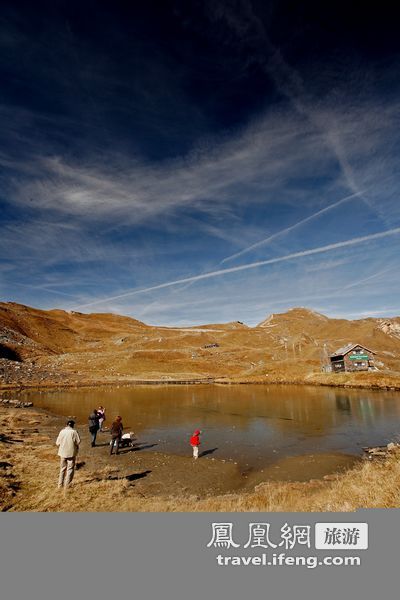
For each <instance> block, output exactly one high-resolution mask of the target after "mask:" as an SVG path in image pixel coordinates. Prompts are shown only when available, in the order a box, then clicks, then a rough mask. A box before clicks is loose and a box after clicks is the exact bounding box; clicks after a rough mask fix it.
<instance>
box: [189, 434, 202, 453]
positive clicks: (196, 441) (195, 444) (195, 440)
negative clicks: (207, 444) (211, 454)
mask: <svg viewBox="0 0 400 600" xmlns="http://www.w3.org/2000/svg"><path fill="white" fill-rule="evenodd" d="M200 434H201V431H200V429H196V430H195V431H194V432H193V435H192V437H191V438H190V445H191V446H192V448H193V458H194V459H195V460H197V459H198V458H199V446H200Z"/></svg>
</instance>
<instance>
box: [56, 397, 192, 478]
mask: <svg viewBox="0 0 400 600" xmlns="http://www.w3.org/2000/svg"><path fill="white" fill-rule="evenodd" d="M105 420H106V410H105V408H104V407H103V406H100V407H99V408H96V409H94V410H93V412H92V413H91V414H90V415H89V433H90V435H91V445H92V448H94V447H95V445H96V437H97V433H98V432H99V431H102V432H103V431H105V429H103V424H104V421H105ZM123 430H124V427H123V425H122V418H121V417H120V416H119V415H118V416H117V417H115V419H114V421H113V422H112V424H111V427H110V435H111V441H110V455H112V454H113V452H114V448H115V454H118V451H119V447H120V444H121V439H122V434H123ZM200 434H201V431H200V429H196V430H195V431H194V432H193V434H192V436H191V438H190V445H191V446H192V449H193V458H194V459H195V460H196V459H197V458H198V457H199V446H200ZM80 443H81V439H80V437H79V433H78V432H77V431H76V429H75V421H73V420H72V419H69V420H68V421H67V424H66V426H65V427H64V429H62V430H61V431H60V433H59V434H58V437H57V440H56V445H57V446H58V456H59V457H60V475H59V478H58V487H59V488H62V487H65V488H66V487H68V486H69V485H70V484H71V482H72V479H73V477H74V472H75V463H76V457H77V455H78V452H79V445H80Z"/></svg>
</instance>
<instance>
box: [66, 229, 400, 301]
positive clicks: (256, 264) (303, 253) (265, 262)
mask: <svg viewBox="0 0 400 600" xmlns="http://www.w3.org/2000/svg"><path fill="white" fill-rule="evenodd" d="M398 233H400V227H396V228H395V229H389V230H388V231H380V232H379V233H372V234H370V235H364V236H362V237H356V238H352V239H350V240H345V241H343V242H336V243H335V244H328V245H327V246H320V247H319V248H311V249H310V250H301V251H300V252H294V253H293V254H286V255H285V256H278V257H276V258H270V259H268V260H260V261H257V262H253V263H248V264H246V265H239V266H237V267H230V268H228V269H219V270H218V271H209V272H208V273H203V274H201V275H193V276H192V277H185V278H184V279H176V280H175V281H167V282H166V283H160V284H159V285H153V286H151V287H148V288H143V289H139V290H138V289H134V290H131V291H128V292H124V293H123V294H118V295H117V296H109V297H108V298H102V299H101V300H94V301H93V302H88V303H87V304H80V305H79V306H77V307H76V308H86V307H88V306H94V305H95V304H102V303H103V302H109V301H111V300H119V299H121V298H127V297H128V296H136V295H137V294H145V293H146V292H153V291H154V290H161V289H163V288H167V287H172V286H174V285H179V284H181V283H189V282H192V281H201V280H203V279H211V278H212V277H220V276H223V275H228V274H229V273H237V272H238V271H247V270H248V269H256V268H257V267H263V266H265V265H272V264H275V263H279V262H285V261H287V260H292V259H294V258H302V257H303V256H311V255H312V254H321V253H322V252H330V251H331V250H336V249H338V248H345V247H346V246H356V245H357V244H362V243H363V242H369V241H371V240H379V239H381V238H385V237H388V236H390V235H397V234H398Z"/></svg>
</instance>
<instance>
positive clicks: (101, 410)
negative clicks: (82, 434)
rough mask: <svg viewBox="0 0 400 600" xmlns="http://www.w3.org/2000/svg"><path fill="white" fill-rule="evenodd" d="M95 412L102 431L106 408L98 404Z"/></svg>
mask: <svg viewBox="0 0 400 600" xmlns="http://www.w3.org/2000/svg"><path fill="white" fill-rule="evenodd" d="M97 414H98V417H99V430H100V431H103V423H104V421H105V420H106V409H105V408H104V406H99V408H98V409H97Z"/></svg>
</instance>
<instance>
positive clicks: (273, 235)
mask: <svg viewBox="0 0 400 600" xmlns="http://www.w3.org/2000/svg"><path fill="white" fill-rule="evenodd" d="M364 192H365V190H362V191H359V192H355V193H354V194H350V196H345V197H344V198H341V199H340V200H338V201H337V202H334V203H333V204H330V205H329V206H326V207H325V208H322V209H321V210H319V211H318V212H316V213H314V214H312V215H310V216H309V217H306V218H305V219H302V220H301V221H298V222H297V223H295V224H294V225H291V226H290V227H286V228H285V229H281V231H277V232H276V233H273V234H272V235H270V236H269V237H267V238H265V239H264V240H260V241H259V242H256V243H255V244H252V245H251V246H248V247H247V248H243V250H240V251H239V252H236V253H235V254H231V256H227V257H226V258H224V259H223V260H221V264H223V263H224V262H227V261H228V260H233V259H234V258H238V256H242V254H246V253H247V252H250V251H251V250H254V248H258V247H259V246H264V245H265V244H268V243H269V242H272V240H274V239H276V238H277V237H280V236H281V235H284V234H285V233H289V231H293V229H296V228H297V227H300V225H304V223H308V221H312V220H313V219H315V218H316V217H319V216H320V215H322V214H324V213H325V212H327V211H328V210H332V208H336V207H337V206H339V205H340V204H342V203H343V202H346V201H347V200H350V199H351V198H355V197H356V196H361V195H362V194H364Z"/></svg>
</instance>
